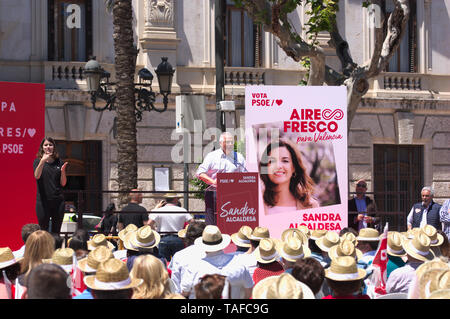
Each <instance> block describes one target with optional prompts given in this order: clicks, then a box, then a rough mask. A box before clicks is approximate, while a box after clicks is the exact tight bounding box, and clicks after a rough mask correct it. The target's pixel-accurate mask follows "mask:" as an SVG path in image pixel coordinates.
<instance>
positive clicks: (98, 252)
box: [73, 246, 114, 299]
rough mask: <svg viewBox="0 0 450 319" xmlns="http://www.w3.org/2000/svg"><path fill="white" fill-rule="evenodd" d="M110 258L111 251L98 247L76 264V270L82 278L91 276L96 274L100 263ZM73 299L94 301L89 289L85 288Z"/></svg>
mask: <svg viewBox="0 0 450 319" xmlns="http://www.w3.org/2000/svg"><path fill="white" fill-rule="evenodd" d="M111 258H114V255H113V253H112V252H111V250H110V249H109V248H107V247H106V246H99V247H97V248H96V249H94V250H92V251H91V252H90V253H89V254H88V255H87V257H85V258H83V259H81V260H80V261H79V262H78V269H79V270H81V271H82V273H83V277H84V276H89V275H93V274H95V273H96V272H97V268H98V266H99V265H100V264H101V263H102V262H104V261H106V260H108V259H111ZM81 280H83V279H81ZM83 283H84V282H83ZM73 299H94V297H93V296H92V292H91V289H90V288H89V287H87V286H86V287H85V289H84V291H82V292H81V294H79V295H78V296H75V297H73Z"/></svg>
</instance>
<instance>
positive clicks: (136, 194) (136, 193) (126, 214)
mask: <svg viewBox="0 0 450 319" xmlns="http://www.w3.org/2000/svg"><path fill="white" fill-rule="evenodd" d="M129 198H130V202H129V203H128V204H127V205H126V206H125V207H124V208H122V210H121V214H119V218H118V220H117V230H118V231H119V232H120V231H121V230H122V229H124V228H125V227H127V226H128V225H129V224H134V225H136V226H137V227H138V228H139V227H142V226H144V225H147V224H148V212H147V210H146V209H145V207H143V206H141V205H139V204H141V203H142V193H140V190H139V189H138V188H134V189H132V190H131V192H130V194H129Z"/></svg>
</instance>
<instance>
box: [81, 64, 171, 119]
mask: <svg viewBox="0 0 450 319" xmlns="http://www.w3.org/2000/svg"><path fill="white" fill-rule="evenodd" d="M161 60H162V62H161V63H160V64H159V65H158V66H157V67H156V69H155V73H156V76H157V77H158V83H159V92H160V94H161V95H162V96H163V105H164V106H163V108H162V109H159V108H157V107H156V106H155V104H154V103H155V98H156V94H155V92H153V90H152V81H153V74H152V73H151V72H150V71H149V70H148V69H146V68H142V69H140V70H139V72H138V78H139V81H138V83H134V93H135V114H136V121H137V122H139V121H141V120H142V113H143V112H144V111H148V112H150V111H152V110H154V111H156V112H159V113H162V112H164V111H165V110H166V109H167V104H168V102H169V99H168V95H169V94H170V92H171V88H172V79H173V74H174V73H175V70H174V69H173V68H172V65H171V64H170V63H169V62H168V61H167V57H162V58H161ZM84 74H85V76H86V83H87V88H88V91H89V93H90V94H91V103H92V107H93V109H94V110H96V111H99V112H102V111H104V110H109V111H112V110H115V109H116V107H115V105H114V103H115V100H116V92H115V90H114V88H113V87H114V86H115V85H116V83H113V82H109V77H110V76H111V75H110V73H109V72H106V71H105V70H104V69H103V68H102V67H101V65H100V63H98V62H97V61H96V60H95V56H94V57H93V58H92V59H91V60H89V61H88V62H87V63H86V65H85V66H84ZM97 98H100V99H102V100H104V101H105V102H106V104H105V106H103V107H98V106H97V105H96V102H97Z"/></svg>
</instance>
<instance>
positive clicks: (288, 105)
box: [245, 86, 348, 238]
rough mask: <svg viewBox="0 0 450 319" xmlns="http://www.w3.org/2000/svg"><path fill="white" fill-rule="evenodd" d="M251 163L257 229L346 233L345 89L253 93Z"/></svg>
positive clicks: (248, 112)
mask: <svg viewBox="0 0 450 319" xmlns="http://www.w3.org/2000/svg"><path fill="white" fill-rule="evenodd" d="M245 130H246V162H247V169H248V171H249V172H258V177H259V210H258V213H259V224H260V226H264V227H267V228H269V230H270V234H271V237H274V238H279V237H280V235H281V233H282V231H283V230H285V229H287V228H297V227H299V226H300V225H306V226H307V227H308V228H309V229H310V230H315V229H325V230H330V231H337V232H339V231H340V230H341V229H342V228H344V227H347V204H348V202H347V196H348V194H347V193H348V190H347V180H348V177H347V175H348V172H347V90H346V88H345V87H344V86H314V87H309V86H247V87H246V91H245Z"/></svg>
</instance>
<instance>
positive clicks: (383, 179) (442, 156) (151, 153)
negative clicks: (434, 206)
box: [0, 0, 450, 211]
mask: <svg viewBox="0 0 450 319" xmlns="http://www.w3.org/2000/svg"><path fill="white" fill-rule="evenodd" d="M214 3H215V1H213V0H189V1H182V0H139V1H138V0H134V1H133V7H134V27H135V39H136V41H135V42H136V45H137V47H138V49H139V54H138V57H137V70H139V68H141V67H147V68H148V69H150V70H154V68H156V66H157V65H158V64H159V63H160V61H161V59H160V58H161V57H162V56H167V57H168V58H169V62H170V63H171V64H172V66H173V67H174V68H175V69H176V72H175V76H174V80H173V88H172V94H171V96H170V97H169V107H168V110H167V111H166V112H164V113H156V112H150V113H148V112H147V114H144V117H143V120H142V121H141V122H139V123H138V127H137V139H138V162H139V165H138V181H139V182H138V184H139V187H141V188H142V189H143V190H148V191H150V190H153V189H154V168H155V167H169V168H170V176H171V179H170V180H171V185H170V188H171V189H174V190H183V185H184V165H183V163H173V161H172V160H171V155H172V152H173V150H174V146H176V145H179V143H180V135H177V134H175V133H174V129H175V121H176V112H175V109H176V96H177V95H181V94H183V95H189V94H191V95H192V94H195V95H203V96H204V97H205V100H206V110H207V111H206V123H207V124H206V125H207V127H215V126H216V105H215V63H216V61H215V39H214V37H215V36H214ZM411 3H412V7H413V9H412V19H411V23H410V26H409V29H408V34H407V35H406V36H405V39H406V40H404V43H402V47H401V50H400V52H399V53H398V54H396V56H394V58H393V62H392V63H390V65H389V69H388V70H387V72H384V73H382V74H381V75H380V76H378V77H377V78H375V79H371V81H370V85H371V86H370V90H369V92H368V93H367V94H366V96H365V97H364V98H363V100H362V102H361V105H360V108H359V110H358V112H357V115H356V116H355V118H354V120H353V122H352V124H351V127H350V128H349V148H348V152H349V153H348V154H349V156H348V158H349V164H348V165H349V191H350V192H352V191H354V183H353V182H354V181H356V180H358V179H359V178H365V179H366V180H367V181H368V185H369V192H373V193H374V195H375V197H376V199H377V200H379V201H380V202H389V203H390V204H386V207H382V210H384V211H405V210H409V208H408V206H409V207H410V204H411V202H414V201H418V200H419V195H420V194H419V193H418V191H417V189H419V192H420V188H421V186H422V185H432V186H433V187H434V188H435V190H436V194H435V198H436V201H438V202H442V201H443V200H444V199H446V198H449V197H450V63H449V60H450V55H449V54H450V38H449V37H448V36H447V35H446V32H447V30H448V29H449V27H450V20H449V15H450V11H449V10H450V9H449V8H450V1H448V0H444V1H430V0H412V1H411ZM73 4H75V5H77V6H78V7H76V8H75V9H74V7H69V6H70V5H73ZM231 4H232V1H227V5H229V6H226V19H225V20H226V26H225V33H226V36H227V39H228V42H227V43H226V46H225V50H226V52H225V97H226V98H225V99H227V100H231V99H234V100H235V101H236V109H237V110H236V112H235V113H227V115H226V125H227V127H232V128H236V127H242V126H243V125H244V117H245V114H244V88H245V85H255V84H263V85H297V84H298V83H299V82H300V81H301V79H302V78H303V76H304V74H305V70H304V69H302V67H301V66H300V65H299V64H298V63H296V62H294V61H293V60H292V59H290V58H289V57H287V56H286V54H285V53H284V52H283V51H282V50H280V49H279V47H278V46H277V44H276V42H275V40H274V38H273V36H272V35H271V34H268V33H265V32H264V31H263V30H261V29H260V28H258V27H256V26H253V25H252V23H251V21H249V20H248V18H247V17H246V16H245V14H244V13H243V12H241V11H240V10H239V9H237V8H235V7H233V6H231ZM77 10H79V12H80V15H81V20H80V21H81V23H80V27H79V28H77V27H75V28H74V27H72V29H70V30H69V29H68V28H69V24H70V23H69V22H70V21H72V22H76V16H70V15H72V14H75V15H76V13H77V12H78V11H77ZM380 10H381V13H383V12H389V10H390V7H389V1H387V2H386V6H385V7H383V8H381V9H380ZM64 12H66V13H64ZM305 12H306V10H305V9H304V8H299V9H298V10H297V12H296V13H294V14H292V15H291V20H292V22H293V24H294V26H295V28H296V29H297V30H302V22H303V21H305V14H306V13H305ZM371 14H373V13H370V12H369V11H368V10H367V9H364V8H363V7H362V6H361V1H359V0H345V1H344V0H341V3H340V12H339V15H338V20H339V21H338V22H339V27H340V30H341V32H342V36H343V37H344V38H345V39H346V40H347V41H348V43H349V46H350V49H351V54H352V57H353V59H354V61H355V62H356V63H363V62H364V61H367V60H368V59H369V58H370V52H371V51H372V49H373V46H374V43H373V31H372V29H371V28H370V23H369V22H370V21H372V20H371V19H372V18H373V17H372V16H371ZM70 19H72V20H70ZM67 21H69V22H67ZM74 29H75V31H74ZM301 32H303V33H304V31H301ZM233 39H234V40H233ZM238 40H240V41H238ZM327 40H328V39H327V36H326V35H321V37H319V41H321V43H323V45H324V47H325V51H326V54H327V60H328V62H329V63H331V64H332V65H334V66H335V67H336V68H338V65H339V64H338V59H337V57H336V56H335V55H334V53H333V50H332V49H331V48H329V47H327ZM233 41H234V42H233ZM236 41H238V42H236ZM242 44H243V45H242ZM89 55H95V56H96V59H97V61H99V62H100V63H101V65H102V66H103V67H104V68H105V69H106V70H107V71H109V72H111V74H112V79H113V78H114V64H113V63H114V49H113V40H112V17H111V14H110V13H108V12H107V11H106V9H105V7H104V2H103V1H93V0H92V1H90V0H84V1H69V0H36V1H28V0H14V1H13V0H5V1H1V2H0V70H1V72H0V81H16V82H40V83H45V85H46V114H45V127H46V135H49V136H52V137H54V138H55V139H56V140H57V141H60V145H61V147H64V148H65V149H64V150H63V152H65V153H66V155H67V158H69V160H70V162H71V164H72V165H70V166H69V167H72V171H69V175H71V176H73V177H72V182H73V184H72V186H71V187H72V188H73V189H77V187H78V188H85V189H86V188H98V189H103V190H115V189H117V162H116V153H117V144H116V140H115V127H114V118H115V113H114V112H108V111H105V112H101V113H100V112H96V111H94V110H93V109H92V106H91V104H90V99H89V94H88V93H87V92H86V91H85V90H86V83H85V79H84V76H83V74H82V68H83V66H84V64H85V63H86V61H87V60H88V58H89ZM394 59H395V60H394ZM153 89H154V90H155V91H158V87H157V81H156V77H155V81H154V82H153ZM157 104H158V105H160V104H161V98H160V97H158V98H157ZM212 138H213V137H212V136H204V138H203V144H204V145H205V146H206V145H207V144H208V143H210V141H211V139H212ZM394 155H395V156H394ZM198 160H200V159H195V160H194V161H198ZM196 166H197V164H196V163H191V164H190V165H189V171H190V176H191V177H192V173H193V171H194V170H195V168H196ZM99 170H100V171H101V174H98V171H99ZM94 172H95V173H94ZM399 194H401V195H399ZM111 200H114V195H112V194H105V196H104V197H103V200H102V201H101V202H100V203H97V204H96V206H95V205H94V206H95V207H97V208H100V209H101V208H104V207H106V205H107V203H108V202H109V201H111ZM155 200H156V199H155V198H153V197H152V196H151V195H150V194H146V196H145V197H144V205H145V206H146V207H147V208H152V207H153V205H154V204H155ZM94 201H95V200H94ZM94 206H93V207H94ZM189 209H190V210H194V211H196V210H198V211H201V210H203V209H204V206H203V202H202V201H201V200H196V199H190V201H189Z"/></svg>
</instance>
